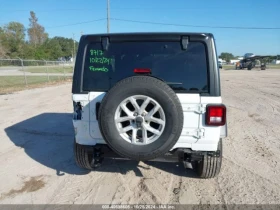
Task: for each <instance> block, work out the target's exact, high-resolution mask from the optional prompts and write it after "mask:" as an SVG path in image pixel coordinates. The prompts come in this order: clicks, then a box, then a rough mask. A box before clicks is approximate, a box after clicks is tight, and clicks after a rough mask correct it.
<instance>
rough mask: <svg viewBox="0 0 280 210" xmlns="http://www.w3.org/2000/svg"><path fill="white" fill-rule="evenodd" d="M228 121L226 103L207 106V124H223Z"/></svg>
mask: <svg viewBox="0 0 280 210" xmlns="http://www.w3.org/2000/svg"><path fill="white" fill-rule="evenodd" d="M225 123H226V107H225V106H224V105H208V106H207V107H206V125H213V126H221V125H224V124H225Z"/></svg>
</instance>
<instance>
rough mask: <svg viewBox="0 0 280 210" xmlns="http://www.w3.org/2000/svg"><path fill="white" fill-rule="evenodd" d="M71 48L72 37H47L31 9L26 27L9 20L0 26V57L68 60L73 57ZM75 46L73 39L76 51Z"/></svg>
mask: <svg viewBox="0 0 280 210" xmlns="http://www.w3.org/2000/svg"><path fill="white" fill-rule="evenodd" d="M26 35H27V39H26ZM73 48H74V42H73V39H69V38H65V37H58V36H56V37H53V38H49V35H48V33H47V32H46V31H45V28H44V27H43V26H42V25H40V24H39V23H38V18H37V17H36V14H35V12H33V11H31V12H30V18H29V27H28V28H25V27H24V25H23V24H22V23H19V22H9V23H8V24H6V25H4V26H3V27H0V58H17V57H20V58H22V59H36V60H42V59H45V60H58V59H62V60H69V59H70V58H71V57H73ZM77 48H78V42H76V41H75V49H76V52H77ZM76 52H75V53H76Z"/></svg>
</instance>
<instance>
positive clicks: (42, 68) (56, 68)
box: [21, 66, 73, 74]
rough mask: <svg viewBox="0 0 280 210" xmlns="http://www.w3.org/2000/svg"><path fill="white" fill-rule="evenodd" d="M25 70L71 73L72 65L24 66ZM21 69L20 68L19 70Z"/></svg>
mask: <svg viewBox="0 0 280 210" xmlns="http://www.w3.org/2000/svg"><path fill="white" fill-rule="evenodd" d="M24 70H25V71H26V72H31V73H47V72H48V73H50V74H52V73H60V74H63V73H72V72H73V67H72V66H64V67H63V66H36V67H29V66H27V67H24ZM21 71H22V70H21Z"/></svg>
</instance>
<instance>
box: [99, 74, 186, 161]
mask: <svg viewBox="0 0 280 210" xmlns="http://www.w3.org/2000/svg"><path fill="white" fill-rule="evenodd" d="M134 80H136V81H135V82H134V85H133V86H132V83H125V84H123V85H122V86H120V88H115V89H113V90H112V92H111V93H110V96H108V99H107V100H106V102H105V103H103V102H102V103H101V107H100V109H101V110H100V115H99V116H100V118H99V119H100V120H99V125H100V127H101V130H102V134H103V137H104V139H105V141H106V142H107V144H108V145H109V146H110V147H111V148H112V149H113V150H115V151H116V152H117V153H119V154H120V155H122V156H125V157H128V158H130V159H137V160H148V159H151V158H155V157H157V156H159V155H161V154H163V153H165V152H167V151H168V150H169V149H171V148H172V147H173V146H174V144H175V143H176V142H177V140H178V138H179V136H180V134H181V132H182V124H183V120H181V118H182V116H180V115H183V111H182V107H181V105H180V103H179V102H178V101H177V100H174V95H173V94H171V95H172V96H173V97H172V96H170V95H169V94H168V91H166V89H168V90H169V91H170V90H171V89H170V88H169V87H168V86H167V85H166V84H164V83H163V82H161V81H159V80H158V81H157V83H151V82H145V83H143V81H142V82H141V81H140V80H141V79H140V78H139V79H135V78H134ZM144 81H145V80H144ZM159 82H160V83H163V84H159ZM162 86H167V87H165V88H162ZM172 91H173V90H172ZM174 94H175V93H174ZM133 95H144V96H148V97H150V98H152V99H154V100H155V101H157V102H158V103H159V104H160V106H161V107H162V108H163V111H164V114H165V120H166V124H165V128H164V131H163V133H162V135H161V136H160V137H159V138H158V139H157V140H156V141H154V142H153V143H150V144H147V145H134V144H131V143H129V142H127V141H125V140H124V139H123V138H122V137H121V136H120V134H119V132H118V130H117V127H116V125H115V121H114V116H115V112H116V109H117V107H118V106H119V104H120V103H121V102H122V101H123V100H125V99H126V98H128V97H130V96H133ZM176 97H177V96H176ZM178 133H179V135H178Z"/></svg>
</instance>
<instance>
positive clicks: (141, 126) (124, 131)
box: [115, 95, 165, 145]
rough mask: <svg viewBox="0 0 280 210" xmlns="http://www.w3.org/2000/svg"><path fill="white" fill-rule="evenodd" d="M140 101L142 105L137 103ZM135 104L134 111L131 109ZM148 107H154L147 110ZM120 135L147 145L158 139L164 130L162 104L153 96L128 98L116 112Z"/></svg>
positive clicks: (129, 140)
mask: <svg viewBox="0 0 280 210" xmlns="http://www.w3.org/2000/svg"><path fill="white" fill-rule="evenodd" d="M137 101H139V102H140V103H141V106H139V104H138V103H137ZM129 105H132V106H133V111H131V110H130V108H131V107H129ZM147 107H153V108H152V109H151V110H149V111H147V110H146V108H147ZM115 124H116V127H117V129H118V132H119V134H120V136H121V137H122V138H123V139H124V140H125V141H127V142H129V143H131V144H138V145H147V144H150V143H152V142H154V141H156V140H157V139H158V138H159V137H160V136H161V134H162V133H163V131H164V127H165V114H164V111H163V109H162V107H161V105H160V104H159V103H158V102H157V101H155V100H154V99H152V98H151V97H148V96H144V95H135V96H131V97H128V98H126V99H125V100H123V101H122V102H121V104H120V105H119V106H118V108H117V110H116V113H115Z"/></svg>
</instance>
